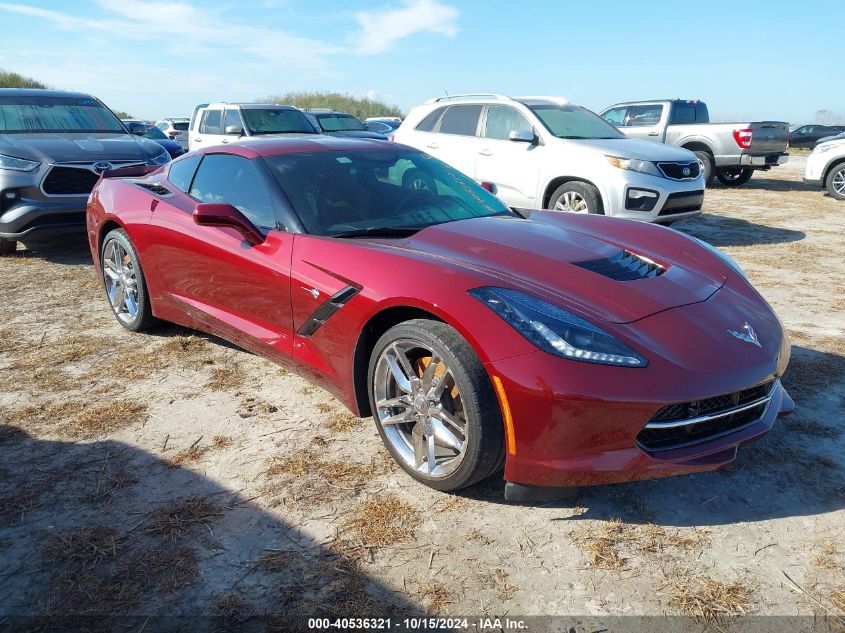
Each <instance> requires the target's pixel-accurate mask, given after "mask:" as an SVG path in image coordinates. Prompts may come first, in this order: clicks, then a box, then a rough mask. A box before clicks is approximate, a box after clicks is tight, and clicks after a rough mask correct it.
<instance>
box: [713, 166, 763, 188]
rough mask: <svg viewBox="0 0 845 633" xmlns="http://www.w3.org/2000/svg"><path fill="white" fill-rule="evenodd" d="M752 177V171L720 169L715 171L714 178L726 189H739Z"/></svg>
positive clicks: (734, 168)
mask: <svg viewBox="0 0 845 633" xmlns="http://www.w3.org/2000/svg"><path fill="white" fill-rule="evenodd" d="M753 175H754V170H753V169H741V168H739V167H722V168H720V169H719V170H717V171H716V177H717V178H718V179H719V182H721V183H722V184H723V185H725V186H726V187H739V186H740V185H744V184H745V183H747V182H748V181H749V180H751V176H753Z"/></svg>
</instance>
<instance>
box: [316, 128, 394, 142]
mask: <svg viewBox="0 0 845 633" xmlns="http://www.w3.org/2000/svg"><path fill="white" fill-rule="evenodd" d="M323 134H327V135H328V136H347V137H349V138H375V139H379V140H380V141H383V140H384V139H385V136H384V134H377V133H376V132H369V131H367V130H343V131H341V132H323Z"/></svg>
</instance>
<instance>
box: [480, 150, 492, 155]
mask: <svg viewBox="0 0 845 633" xmlns="http://www.w3.org/2000/svg"><path fill="white" fill-rule="evenodd" d="M478 153H479V154H481V155H482V156H492V155H493V152H491V151H490V150H489V149H483V150H481V151H480V152H478Z"/></svg>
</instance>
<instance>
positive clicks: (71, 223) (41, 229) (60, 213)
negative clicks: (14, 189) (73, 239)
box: [0, 196, 87, 242]
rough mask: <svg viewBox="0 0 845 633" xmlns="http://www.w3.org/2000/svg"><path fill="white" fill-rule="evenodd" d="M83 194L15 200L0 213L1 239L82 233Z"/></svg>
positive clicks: (84, 200)
mask: <svg viewBox="0 0 845 633" xmlns="http://www.w3.org/2000/svg"><path fill="white" fill-rule="evenodd" d="M86 202H87V198H86V197H82V196H73V197H68V198H50V199H37V198H25V197H22V198H20V199H18V200H17V201H16V202H15V203H14V204H12V205H11V206H8V207H5V206H4V207H3V211H2V213H0V239H6V240H19V241H21V242H26V241H27V240H32V239H44V238H50V237H55V236H59V235H68V234H76V233H79V234H82V233H84V232H85V205H86Z"/></svg>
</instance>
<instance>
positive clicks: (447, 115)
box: [439, 105, 482, 136]
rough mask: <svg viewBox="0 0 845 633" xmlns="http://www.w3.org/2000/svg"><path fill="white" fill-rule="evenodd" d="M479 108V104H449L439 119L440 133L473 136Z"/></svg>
mask: <svg viewBox="0 0 845 633" xmlns="http://www.w3.org/2000/svg"><path fill="white" fill-rule="evenodd" d="M481 108H482V106H480V105H459V106H449V107H448V108H446V112H444V113H443V119H442V120H441V121H440V130H439V131H440V133H441V134H459V135H461V136H475V134H476V131H477V130H478V119H479V117H481Z"/></svg>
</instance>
